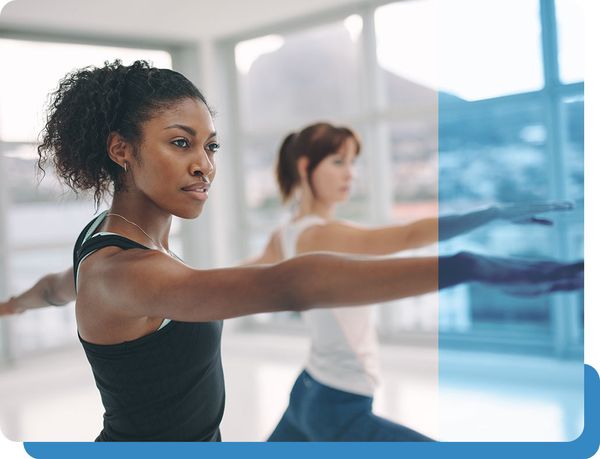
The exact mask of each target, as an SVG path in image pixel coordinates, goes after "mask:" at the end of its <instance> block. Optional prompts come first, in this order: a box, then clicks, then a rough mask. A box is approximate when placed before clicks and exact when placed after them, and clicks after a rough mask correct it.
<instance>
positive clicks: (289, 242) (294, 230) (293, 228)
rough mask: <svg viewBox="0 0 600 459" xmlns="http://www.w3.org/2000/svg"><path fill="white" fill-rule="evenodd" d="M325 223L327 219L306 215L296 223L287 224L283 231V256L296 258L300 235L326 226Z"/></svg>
mask: <svg viewBox="0 0 600 459" xmlns="http://www.w3.org/2000/svg"><path fill="white" fill-rule="evenodd" d="M325 223H326V221H325V219H324V218H321V217H319V216H318V215H305V216H304V217H302V218H300V219H298V220H296V221H291V222H288V223H287V224H285V225H284V226H283V228H282V231H281V245H282V247H281V249H282V251H283V256H284V257H285V258H286V259H287V258H292V257H294V256H296V244H297V243H298V238H299V237H300V235H301V234H302V233H303V232H304V231H305V230H306V229H308V228H310V227H311V226H315V225H324V224H325Z"/></svg>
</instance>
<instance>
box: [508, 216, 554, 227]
mask: <svg viewBox="0 0 600 459" xmlns="http://www.w3.org/2000/svg"><path fill="white" fill-rule="evenodd" d="M513 223H516V224H517V225H528V224H536V225H544V226H552V225H554V222H553V221H552V220H549V219H547V218H539V217H527V218H517V219H515V220H513Z"/></svg>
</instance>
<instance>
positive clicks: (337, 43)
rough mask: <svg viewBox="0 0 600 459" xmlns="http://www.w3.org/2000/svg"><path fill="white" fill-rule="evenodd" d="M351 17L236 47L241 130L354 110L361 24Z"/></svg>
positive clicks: (292, 123) (296, 123) (295, 123)
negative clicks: (346, 19) (358, 40)
mask: <svg viewBox="0 0 600 459" xmlns="http://www.w3.org/2000/svg"><path fill="white" fill-rule="evenodd" d="M351 18H354V19H351V20H348V21H339V22H335V23H332V24H327V25H323V26H319V27H314V28H310V29H306V30H303V31H301V32H296V33H290V34H287V35H285V36H279V35H277V36H274V35H271V36H265V37H260V38H257V39H254V40H248V41H244V42H240V43H239V44H238V45H237V46H236V64H237V69H238V84H239V97H240V108H241V115H240V116H241V123H242V129H243V130H245V131H254V130H257V129H258V130H261V129H272V128H273V127H274V126H277V127H281V128H282V129H283V128H285V127H286V126H287V127H288V128H289V127H290V126H292V127H294V126H301V125H304V124H310V123H312V122H315V121H318V120H321V119H327V118H331V117H332V116H339V115H349V114H356V113H357V112H358V97H357V94H358V61H357V58H358V43H357V39H358V34H359V33H360V28H361V23H360V20H358V22H357V21H356V17H354V16H353V17H351ZM282 123H286V126H282Z"/></svg>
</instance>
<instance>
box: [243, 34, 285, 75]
mask: <svg viewBox="0 0 600 459" xmlns="http://www.w3.org/2000/svg"><path fill="white" fill-rule="evenodd" d="M284 43H285V40H284V39H283V37H282V36H281V35H265V36H264V37H260V38H255V39H253V40H246V41H242V42H240V43H238V44H237V45H236V47H235V65H236V67H237V69H238V71H239V72H240V73H241V74H243V75H246V74H248V72H249V71H250V69H251V68H252V64H254V62H255V61H256V59H258V58H259V57H260V56H262V55H263V54H267V53H272V52H275V51H277V50H278V49H279V48H281V47H282V46H283V44H284Z"/></svg>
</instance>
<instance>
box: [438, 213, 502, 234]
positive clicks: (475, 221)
mask: <svg viewBox="0 0 600 459" xmlns="http://www.w3.org/2000/svg"><path fill="white" fill-rule="evenodd" d="M497 218H498V208H497V207H494V206H492V207H488V208H486V209H483V210H478V211H474V212H469V213H466V214H461V215H447V216H444V217H439V219H438V237H439V240H440V241H445V240H448V239H452V238H453V237H456V236H459V235H461V234H464V233H468V232H469V231H473V230H474V229H476V228H479V227H480V226H483V225H485V224H487V223H490V222H491V221H494V220H495V219H497Z"/></svg>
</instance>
